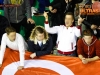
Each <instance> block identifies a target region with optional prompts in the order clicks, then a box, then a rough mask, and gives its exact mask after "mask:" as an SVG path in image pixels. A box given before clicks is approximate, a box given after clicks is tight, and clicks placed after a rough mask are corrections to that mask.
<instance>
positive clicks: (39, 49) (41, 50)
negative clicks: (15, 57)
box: [28, 38, 53, 57]
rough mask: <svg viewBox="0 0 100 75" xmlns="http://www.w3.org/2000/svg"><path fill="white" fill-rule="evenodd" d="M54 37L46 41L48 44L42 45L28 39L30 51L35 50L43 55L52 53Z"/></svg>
mask: <svg viewBox="0 0 100 75" xmlns="http://www.w3.org/2000/svg"><path fill="white" fill-rule="evenodd" d="M52 45H53V43H52V39H51V38H49V39H48V40H47V42H46V44H42V46H41V47H40V46H39V44H38V43H37V44H34V41H30V40H28V46H29V50H30V52H33V53H34V52H35V53H36V56H37V57H38V56H42V55H47V54H50V53H51V51H52V49H53V48H52Z"/></svg>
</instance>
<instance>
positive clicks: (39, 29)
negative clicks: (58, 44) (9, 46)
mask: <svg viewBox="0 0 100 75" xmlns="http://www.w3.org/2000/svg"><path fill="white" fill-rule="evenodd" d="M37 33H41V34H42V33H44V40H45V41H47V40H48V38H49V36H48V33H47V32H46V30H45V29H44V27H42V26H36V27H35V28H34V29H33V30H32V32H31V35H30V40H31V41H34V40H35V38H36V35H37Z"/></svg>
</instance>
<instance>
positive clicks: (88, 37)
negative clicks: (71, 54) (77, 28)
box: [83, 36, 93, 45]
mask: <svg viewBox="0 0 100 75" xmlns="http://www.w3.org/2000/svg"><path fill="white" fill-rule="evenodd" d="M83 39H84V40H85V42H86V43H87V44H88V45H90V44H91V42H92V39H93V37H92V36H84V37H83Z"/></svg>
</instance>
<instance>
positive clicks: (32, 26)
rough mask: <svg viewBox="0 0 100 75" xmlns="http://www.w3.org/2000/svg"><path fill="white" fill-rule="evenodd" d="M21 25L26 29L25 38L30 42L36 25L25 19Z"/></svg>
mask: <svg viewBox="0 0 100 75" xmlns="http://www.w3.org/2000/svg"><path fill="white" fill-rule="evenodd" d="M21 24H22V26H23V27H25V38H26V40H28V38H29V36H30V34H31V31H32V29H33V28H34V27H35V24H30V23H29V24H28V23H27V18H24V19H23V21H22V23H21Z"/></svg>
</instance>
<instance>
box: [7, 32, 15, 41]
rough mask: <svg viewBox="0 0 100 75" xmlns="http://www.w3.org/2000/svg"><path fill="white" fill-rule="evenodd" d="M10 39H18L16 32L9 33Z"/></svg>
mask: <svg viewBox="0 0 100 75" xmlns="http://www.w3.org/2000/svg"><path fill="white" fill-rule="evenodd" d="M7 36H8V38H9V40H10V41H15V39H16V32H11V33H10V34H9V35H7Z"/></svg>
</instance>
